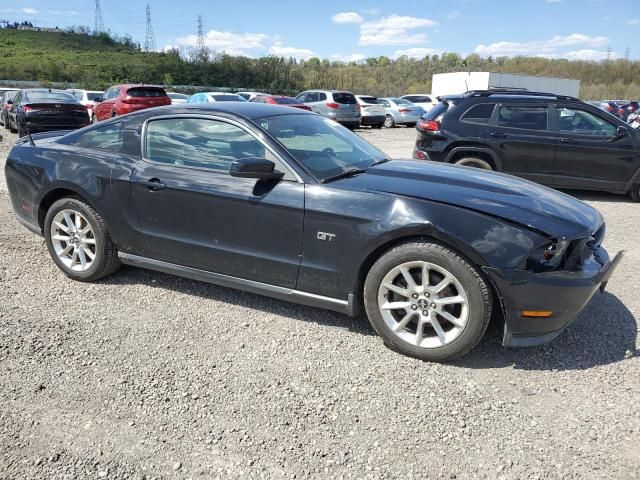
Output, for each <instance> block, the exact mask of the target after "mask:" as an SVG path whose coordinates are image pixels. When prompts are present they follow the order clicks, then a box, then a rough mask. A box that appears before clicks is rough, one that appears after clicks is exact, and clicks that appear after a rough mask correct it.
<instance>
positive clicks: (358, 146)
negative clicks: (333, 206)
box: [255, 114, 389, 181]
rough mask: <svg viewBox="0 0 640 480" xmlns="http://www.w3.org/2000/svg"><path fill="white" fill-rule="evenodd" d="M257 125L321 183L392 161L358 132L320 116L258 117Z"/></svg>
mask: <svg viewBox="0 0 640 480" xmlns="http://www.w3.org/2000/svg"><path fill="white" fill-rule="evenodd" d="M255 122H256V123H257V124H258V125H260V127H262V128H263V129H264V130H266V131H267V132H269V133H270V134H271V135H272V136H273V137H274V138H276V140H278V141H279V142H280V143H281V144H282V145H283V146H284V147H285V148H286V149H287V150H288V151H289V153H290V154H291V155H293V157H294V158H295V159H296V160H297V161H298V162H300V164H301V165H302V166H303V167H305V168H306V169H307V171H309V173H311V175H313V176H314V177H315V178H316V179H317V180H318V181H323V180H325V179H328V178H329V177H333V176H335V175H339V174H340V173H343V172H345V171H348V170H351V169H364V168H368V167H370V166H371V165H372V164H373V163H375V162H378V161H380V160H387V159H388V158H389V157H387V156H386V155H385V154H384V153H382V152H381V151H380V150H378V149H377V148H375V147H374V146H373V145H371V144H370V143H368V142H366V141H365V140H363V139H362V138H360V137H359V136H358V135H356V134H355V133H352V132H351V131H349V130H348V129H346V128H345V127H343V126H341V125H338V124H337V123H335V122H334V121H333V120H329V119H328V118H324V117H321V116H320V115H294V114H289V115H277V116H272V117H262V118H257V119H256V120H255Z"/></svg>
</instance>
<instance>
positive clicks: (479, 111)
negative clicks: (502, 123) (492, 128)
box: [460, 103, 496, 125]
mask: <svg viewBox="0 0 640 480" xmlns="http://www.w3.org/2000/svg"><path fill="white" fill-rule="evenodd" d="M495 106H496V104H495V103H480V104H478V105H474V106H473V107H471V108H470V109H469V110H467V111H466V112H464V114H463V115H462V117H460V121H461V122H465V123H479V124H482V125H486V124H488V123H489V120H491V115H493V110H494V109H495Z"/></svg>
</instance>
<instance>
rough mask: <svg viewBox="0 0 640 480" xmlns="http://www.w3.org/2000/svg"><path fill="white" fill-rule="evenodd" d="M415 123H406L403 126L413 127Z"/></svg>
mask: <svg viewBox="0 0 640 480" xmlns="http://www.w3.org/2000/svg"><path fill="white" fill-rule="evenodd" d="M416 125H417V123H413V122H412V123H407V124H406V125H405V126H406V127H409V128H415V126H416Z"/></svg>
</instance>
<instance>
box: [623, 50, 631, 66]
mask: <svg viewBox="0 0 640 480" xmlns="http://www.w3.org/2000/svg"><path fill="white" fill-rule="evenodd" d="M630 57H631V49H630V48H629V47H627V48H626V49H625V51H624V59H625V60H626V61H627V62H628V61H629V58H630Z"/></svg>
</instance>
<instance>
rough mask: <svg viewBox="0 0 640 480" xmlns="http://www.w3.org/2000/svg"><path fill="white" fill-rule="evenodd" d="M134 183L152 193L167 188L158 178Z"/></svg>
mask: <svg viewBox="0 0 640 480" xmlns="http://www.w3.org/2000/svg"><path fill="white" fill-rule="evenodd" d="M136 183H139V184H140V185H144V186H145V187H147V188H148V189H149V190H151V191H152V192H157V191H158V190H162V189H163V188H167V186H166V185H165V184H164V183H162V182H161V181H160V179H158V178H152V179H150V180H138V181H137V182H136Z"/></svg>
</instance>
